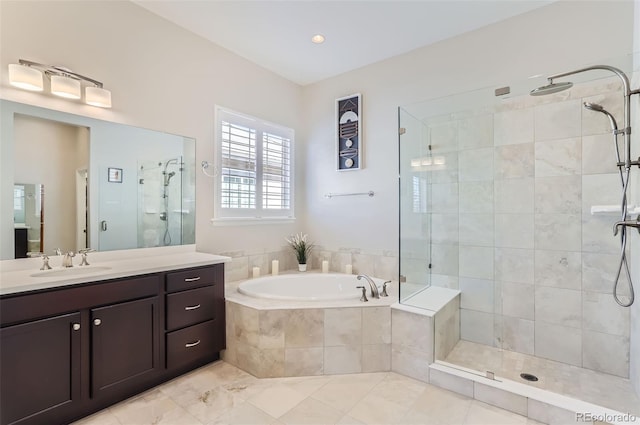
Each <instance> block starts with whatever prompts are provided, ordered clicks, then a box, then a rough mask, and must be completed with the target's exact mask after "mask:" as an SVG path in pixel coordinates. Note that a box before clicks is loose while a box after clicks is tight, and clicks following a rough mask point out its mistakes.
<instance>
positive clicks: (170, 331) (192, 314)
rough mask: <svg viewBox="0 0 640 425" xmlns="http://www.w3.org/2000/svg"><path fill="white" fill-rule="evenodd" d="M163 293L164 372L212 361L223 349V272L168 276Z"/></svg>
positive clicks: (211, 269) (213, 270)
mask: <svg viewBox="0 0 640 425" xmlns="http://www.w3.org/2000/svg"><path fill="white" fill-rule="evenodd" d="M166 291H167V295H166V308H167V314H166V346H167V369H168V370H171V371H180V370H182V369H184V368H189V367H190V366H196V365H198V364H204V363H207V362H209V361H212V360H214V356H215V355H217V353H219V352H220V350H222V349H224V348H225V326H224V314H225V313H224V268H223V267H220V266H213V267H202V268H196V269H190V270H184V271H180V272H173V273H168V274H167V282H166Z"/></svg>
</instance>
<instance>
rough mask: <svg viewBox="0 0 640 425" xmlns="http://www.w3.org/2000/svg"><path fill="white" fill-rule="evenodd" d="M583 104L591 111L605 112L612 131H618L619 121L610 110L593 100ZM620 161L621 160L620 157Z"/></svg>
mask: <svg viewBox="0 0 640 425" xmlns="http://www.w3.org/2000/svg"><path fill="white" fill-rule="evenodd" d="M583 105H584V107H585V109H588V110H589V111H595V112H601V113H603V114H605V115H606V116H607V118H609V123H611V131H613V132H614V133H615V132H617V131H618V123H617V122H616V119H615V118H614V117H613V115H611V113H610V112H609V111H607V110H606V109H604V108H603V107H602V105H600V104H597V103H592V102H584V103H583ZM618 162H620V160H619V159H618Z"/></svg>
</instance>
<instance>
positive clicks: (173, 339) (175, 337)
mask: <svg viewBox="0 0 640 425" xmlns="http://www.w3.org/2000/svg"><path fill="white" fill-rule="evenodd" d="M219 326H220V324H219V323H218V321H216V320H210V321H208V322H204V323H200V324H199V325H193V326H190V327H188V328H185V329H181V330H179V331H174V332H169V333H168V334H167V368H168V369H173V368H179V367H181V366H186V365H188V364H189V363H195V362H197V361H199V360H203V359H206V358H213V357H214V355H215V353H216V352H218V351H219V350H220V349H221V348H220V347H219V333H220V332H219V329H218V328H219Z"/></svg>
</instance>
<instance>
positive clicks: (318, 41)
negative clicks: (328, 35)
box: [311, 34, 324, 44]
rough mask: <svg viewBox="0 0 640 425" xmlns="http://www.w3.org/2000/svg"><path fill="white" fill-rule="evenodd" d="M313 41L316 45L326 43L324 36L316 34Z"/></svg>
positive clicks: (312, 38)
mask: <svg viewBox="0 0 640 425" xmlns="http://www.w3.org/2000/svg"><path fill="white" fill-rule="evenodd" d="M311 41H313V42H314V43H316V44H321V43H324V35H322V34H316V35H314V36H313V37H311Z"/></svg>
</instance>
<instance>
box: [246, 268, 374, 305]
mask: <svg viewBox="0 0 640 425" xmlns="http://www.w3.org/2000/svg"><path fill="white" fill-rule="evenodd" d="M372 279H373V281H374V282H375V283H376V286H378V290H379V291H382V285H383V283H384V281H383V280H382V279H377V278H372ZM357 286H364V287H365V288H367V296H369V295H370V294H371V289H370V288H369V283H368V282H367V281H366V280H365V279H362V280H358V279H357V277H356V275H353V274H343V273H295V274H283V275H277V276H265V277H259V278H256V279H251V280H247V281H245V282H242V283H241V284H240V285H239V286H238V292H239V293H241V294H244V295H248V296H250V297H255V298H267V299H274V300H296V301H329V300H350V299H360V296H361V295H362V290H361V289H358V288H356V287H357Z"/></svg>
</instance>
